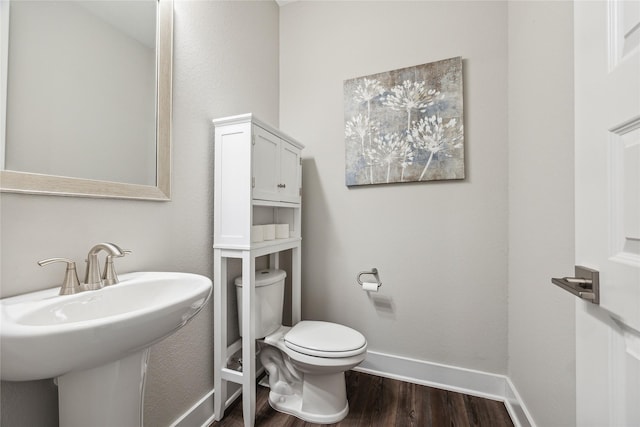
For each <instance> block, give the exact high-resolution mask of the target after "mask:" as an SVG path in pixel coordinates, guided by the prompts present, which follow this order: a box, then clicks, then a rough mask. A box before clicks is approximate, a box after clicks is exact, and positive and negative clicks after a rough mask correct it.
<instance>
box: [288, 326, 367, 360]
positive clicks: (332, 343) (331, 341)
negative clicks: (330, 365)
mask: <svg viewBox="0 0 640 427" xmlns="http://www.w3.org/2000/svg"><path fill="white" fill-rule="evenodd" d="M284 344H285V346H286V347H287V348H289V349H291V350H293V351H296V352H298V353H302V354H305V355H308V356H315V357H326V358H344V357H351V356H356V355H359V354H361V353H363V351H364V350H365V349H366V346H367V340H366V339H365V337H364V336H363V335H362V334H361V333H360V332H358V331H356V330H354V329H351V328H349V327H347V326H344V325H339V324H337V323H330V322H320V321H312V320H304V321H301V322H298V323H297V324H296V325H295V326H294V327H293V328H291V329H290V330H289V332H287V334H286V335H285V336H284Z"/></svg>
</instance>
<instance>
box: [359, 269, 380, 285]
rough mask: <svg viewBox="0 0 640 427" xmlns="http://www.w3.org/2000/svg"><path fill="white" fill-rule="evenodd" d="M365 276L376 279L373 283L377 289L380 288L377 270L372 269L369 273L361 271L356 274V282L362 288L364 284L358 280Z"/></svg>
mask: <svg viewBox="0 0 640 427" xmlns="http://www.w3.org/2000/svg"><path fill="white" fill-rule="evenodd" d="M365 275H370V276H373V277H375V278H376V280H375V283H376V284H377V285H378V289H379V288H380V286H382V282H381V281H380V276H378V269H377V268H375V267H374V268H372V269H371V271H361V272H360V273H358V276H357V277H356V280H357V282H358V284H359V285H360V286H363V285H364V283H363V282H362V280H360V277H362V276H365Z"/></svg>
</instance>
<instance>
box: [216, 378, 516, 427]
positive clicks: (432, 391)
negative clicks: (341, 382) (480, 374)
mask: <svg viewBox="0 0 640 427" xmlns="http://www.w3.org/2000/svg"><path fill="white" fill-rule="evenodd" d="M346 380H347V397H348V399H349V415H347V417H346V418H345V419H344V420H342V421H341V422H339V423H337V424H332V425H333V426H336V427H355V426H359V427H366V426H376V427H392V426H398V427H405V426H406V427H409V426H415V427H428V426H433V427H466V426H469V427H474V426H483V427H507V426H509V427H511V426H513V422H512V421H511V419H510V418H509V415H508V414H507V409H506V408H505V406H504V404H503V403H502V402H497V401H493V400H488V399H482V398H479V397H474V396H469V395H466V394H461V393H455V392H451V391H446V390H440V389H437V388H432V387H426V386H421V385H416V384H411V383H407V382H403V381H397V380H392V379H389V378H382V377H377V376H373V375H368V374H364V373H361V372H353V371H348V372H347V373H346ZM268 394H269V389H268V388H265V387H261V386H258V390H257V393H256V423H255V425H256V427H271V426H273V427H275V426H277V427H312V426H320V425H321V424H313V423H307V422H305V421H302V420H300V419H298V418H296V417H292V416H290V415H286V414H283V413H280V412H277V411H275V410H274V409H272V408H271V407H270V406H269V402H268ZM242 426H243V424H242V399H238V400H236V402H234V404H233V405H232V406H231V407H229V408H228V409H227V412H226V416H225V417H224V419H223V420H222V421H219V422H215V423H213V424H212V425H211V427H242Z"/></svg>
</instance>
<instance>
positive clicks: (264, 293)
mask: <svg viewBox="0 0 640 427" xmlns="http://www.w3.org/2000/svg"><path fill="white" fill-rule="evenodd" d="M285 277H287V273H286V272H285V271H284V270H274V269H265V270H258V271H256V301H255V310H256V313H255V315H256V339H260V338H264V337H266V336H267V335H269V334H271V333H273V332H275V331H276V329H278V328H279V327H280V326H281V325H282V306H283V304H284V279H285ZM234 284H235V285H236V295H237V297H238V298H237V299H238V324H239V325H240V336H242V276H239V277H236V278H235V280H234Z"/></svg>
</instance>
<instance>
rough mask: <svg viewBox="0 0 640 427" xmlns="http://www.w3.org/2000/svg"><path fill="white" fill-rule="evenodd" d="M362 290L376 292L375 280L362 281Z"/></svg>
mask: <svg viewBox="0 0 640 427" xmlns="http://www.w3.org/2000/svg"><path fill="white" fill-rule="evenodd" d="M362 290H363V291H367V292H378V284H377V283H376V282H362Z"/></svg>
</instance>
